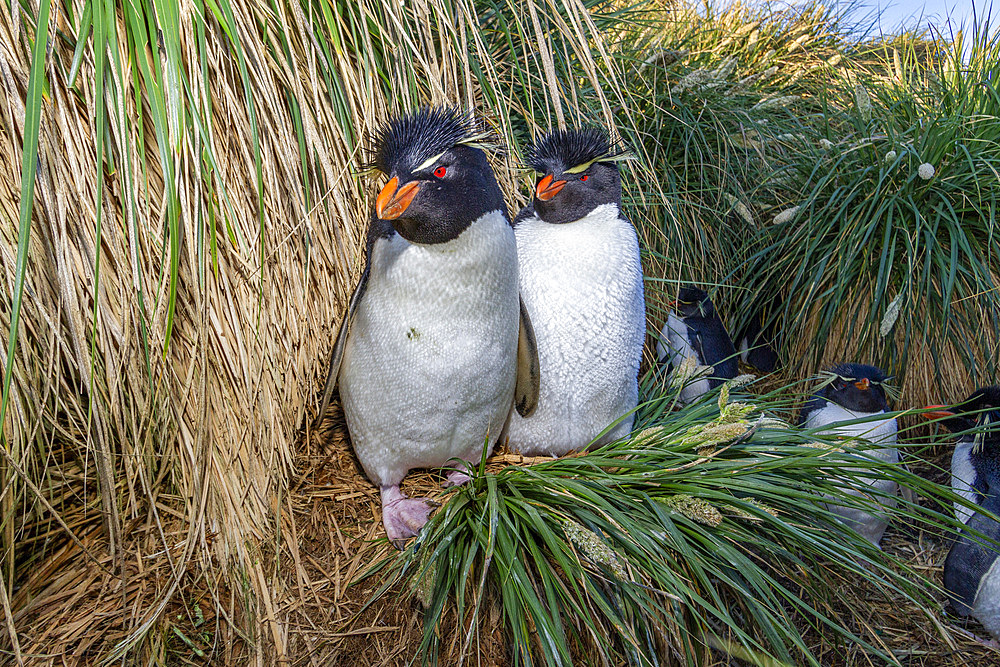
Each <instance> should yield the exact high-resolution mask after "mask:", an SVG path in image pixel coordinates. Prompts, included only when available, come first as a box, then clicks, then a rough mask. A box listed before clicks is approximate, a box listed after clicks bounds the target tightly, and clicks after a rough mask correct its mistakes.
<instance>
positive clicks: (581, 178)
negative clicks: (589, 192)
mask: <svg viewBox="0 0 1000 667" xmlns="http://www.w3.org/2000/svg"><path fill="white" fill-rule="evenodd" d="M588 178H590V176H588V175H587V174H584V175H583V176H581V177H580V180H581V181H585V180H587V179H588Z"/></svg>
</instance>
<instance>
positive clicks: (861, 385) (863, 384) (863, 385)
mask: <svg viewBox="0 0 1000 667" xmlns="http://www.w3.org/2000/svg"><path fill="white" fill-rule="evenodd" d="M854 386H855V387H857V388H858V389H860V390H861V391H868V387H870V386H871V383H870V382H869V381H868V378H861V379H860V380H858V381H857V382H855V383H854Z"/></svg>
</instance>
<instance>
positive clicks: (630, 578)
mask: <svg viewBox="0 0 1000 667" xmlns="http://www.w3.org/2000/svg"><path fill="white" fill-rule="evenodd" d="M713 397H714V396H712V397H709V398H713ZM674 398H675V397H674V396H673V393H672V392H670V391H666V392H661V391H657V392H655V393H654V398H653V400H652V401H650V402H649V403H647V404H645V405H644V406H643V408H642V414H641V423H642V426H641V427H640V430H639V431H638V432H637V434H636V435H634V436H633V437H632V438H631V439H629V440H626V441H620V442H617V443H613V444H611V445H608V446H605V447H602V448H600V449H598V450H596V451H591V452H588V453H586V454H582V455H579V456H569V457H564V458H561V459H558V460H552V461H549V462H544V463H536V464H535V465H532V466H531V467H527V468H523V467H507V468H505V469H503V470H500V471H499V472H496V473H483V472H482V471H480V474H478V475H477V476H476V477H475V478H474V479H473V481H472V482H470V483H469V484H468V485H467V486H465V487H462V488H460V489H458V490H456V491H455V492H454V493H453V494H452V495H451V497H450V499H449V500H448V502H447V504H446V505H445V506H444V508H443V509H442V510H441V511H440V512H439V513H438V514H437V515H435V516H434V517H433V518H432V519H431V522H430V523H429V524H428V527H427V529H426V530H425V531H424V532H423V533H422V534H421V536H420V537H419V538H418V541H417V543H416V544H415V545H413V546H411V547H410V548H409V549H407V551H406V552H405V553H403V554H401V555H400V556H398V557H396V558H395V559H394V560H392V561H386V562H383V563H381V564H380V565H378V566H376V568H375V571H379V570H381V569H383V568H388V571H387V572H383V573H382V574H383V576H385V577H387V579H388V581H389V582H394V581H396V580H398V579H399V578H403V579H404V580H406V581H408V582H409V584H410V586H411V592H412V594H413V595H415V596H416V597H417V598H418V599H420V600H421V601H422V603H423V605H424V610H425V611H424V636H423V644H422V645H421V646H420V651H421V656H422V660H423V662H424V663H425V664H435V663H436V662H438V661H439V660H440V659H441V658H442V654H443V652H444V650H445V648H448V649H449V650H450V651H452V652H450V653H448V654H447V655H448V659H449V660H456V659H458V660H461V659H463V658H467V657H468V656H467V655H466V654H467V653H469V652H474V651H475V650H476V647H477V646H478V645H479V644H480V642H481V641H482V639H481V637H480V633H481V632H482V633H490V632H493V631H494V628H493V626H492V624H491V623H490V622H488V621H487V620H486V617H489V618H495V616H494V615H493V614H491V613H490V612H489V610H490V609H492V608H494V606H498V607H499V609H500V612H499V614H500V617H501V618H502V622H503V626H504V630H505V633H506V635H507V637H509V642H510V644H509V645H510V649H509V655H508V659H509V660H511V661H512V664H520V665H529V664H548V665H555V664H569V663H571V662H576V661H579V662H587V663H595V664H597V663H604V664H633V665H655V664H687V665H697V664H709V663H712V664H715V663H714V662H712V661H713V660H715V659H718V658H719V656H720V655H729V656H730V657H731V658H736V659H738V660H740V661H745V662H747V663H750V664H796V665H801V664H810V665H820V664H827V660H828V659H829V658H828V657H827V658H826V659H823V660H821V657H820V655H819V653H817V652H816V648H817V646H816V642H817V639H818V638H825V641H832V643H833V645H839V649H840V651H842V652H846V651H847V650H848V649H847V647H848V646H850V647H852V648H851V650H860V651H862V652H864V653H866V654H868V655H869V657H870V658H872V659H876V660H879V661H886V662H893V661H894V658H893V657H891V653H890V652H889V650H888V648H887V647H886V646H885V645H882V644H880V643H879V640H878V639H877V638H873V637H871V636H865V637H862V636H861V635H860V634H859V633H858V629H857V625H856V619H854V618H852V617H851V613H850V611H849V610H845V609H844V606H843V605H838V604H837V603H835V602H833V600H834V599H835V598H836V597H838V596H839V595H840V594H839V593H838V592H837V587H838V585H839V583H838V580H839V579H840V578H850V579H853V580H854V582H855V583H854V585H855V586H857V585H859V584H860V582H864V584H865V585H868V586H872V587H873V589H874V590H878V591H880V594H882V595H887V596H891V597H894V598H895V599H896V600H897V602H898V601H900V600H905V601H906V602H907V603H909V604H914V605H915V606H916V608H917V609H920V610H921V613H923V614H927V615H930V614H932V613H933V611H932V608H933V606H934V603H933V601H932V597H931V596H930V595H929V593H930V590H931V585H930V584H929V583H928V582H926V581H925V580H923V578H922V577H920V576H919V575H916V574H915V573H914V572H912V571H911V570H909V568H907V567H905V566H904V565H902V564H901V563H899V562H897V561H896V560H895V559H893V558H891V557H890V556H887V555H885V554H883V553H882V552H881V551H879V550H878V549H877V548H875V547H873V546H872V545H871V544H870V543H869V542H867V541H866V540H865V539H864V538H862V537H861V536H860V535H858V534H856V533H854V532H853V531H851V530H850V529H848V528H846V527H845V526H844V524H842V523H840V522H839V521H838V520H837V518H836V517H835V515H834V514H832V513H831V512H830V511H829V509H828V508H827V506H826V505H824V504H823V500H824V499H826V500H829V498H830V497H833V498H837V499H838V502H844V503H845V504H850V505H854V506H858V505H859V500H858V498H856V497H855V496H851V495H847V494H846V490H847V489H850V488H864V484H865V483H864V481H863V478H864V477H865V476H867V475H871V476H885V477H889V478H892V479H895V480H896V481H898V482H899V483H900V484H901V485H903V486H906V487H908V488H917V489H920V491H921V493H922V494H925V495H926V496H927V497H929V498H931V499H933V503H932V506H933V507H935V508H936V509H930V510H921V509H920V508H919V507H917V506H916V505H911V504H909V503H905V502H902V503H901V505H900V507H899V508H898V509H897V510H895V511H894V513H893V514H894V516H895V517H896V518H897V519H898V518H900V517H916V516H920V517H921V518H922V519H923V520H926V521H929V522H930V523H931V524H935V525H938V526H942V525H951V524H954V520H950V519H946V518H945V517H944V515H943V514H942V513H940V511H939V510H940V508H941V507H942V506H944V507H946V505H942V502H943V501H945V500H946V499H945V498H943V496H948V495H949V494H947V493H942V492H941V491H940V490H939V489H938V487H937V485H935V484H932V483H930V482H926V481H924V480H922V479H921V478H919V477H916V476H914V475H912V474H910V473H909V472H907V471H906V470H905V469H903V468H901V467H900V466H898V465H886V464H884V463H881V462H879V460H878V459H877V458H875V457H871V456H869V455H868V454H867V453H866V451H867V450H866V447H865V446H863V445H861V444H860V443H858V442H853V443H849V444H844V443H835V442H833V441H830V440H824V439H821V438H820V439H817V438H815V437H811V436H809V434H804V433H803V432H801V431H797V430H794V429H792V428H791V427H790V426H788V424H786V423H784V422H782V421H781V420H779V419H776V418H774V417H773V416H770V414H769V413H770V412H771V411H772V409H774V408H782V407H784V406H783V404H782V403H781V401H779V400H778V399H776V397H775V395H771V396H769V397H766V398H764V400H763V402H761V403H758V404H750V403H742V402H730V401H729V400H728V388H725V389H723V390H722V393H721V394H719V395H718V398H719V400H718V405H716V404H715V403H714V402H713V401H710V400H707V401H703V402H701V403H698V404H695V405H693V406H691V407H688V408H686V409H684V410H682V411H680V412H671V411H670V409H669V408H670V406H671V405H672V402H673V400H674ZM877 500H878V499H877V498H869V499H867V500H864V501H860V502H861V503H868V504H867V505H866V506H867V507H870V506H871V505H870V503H871V502H877ZM946 511H947V510H946ZM383 590H384V589H383ZM446 619H448V620H447V623H448V627H452V628H458V629H460V630H452V631H450V632H448V633H447V634H444V633H443V631H442V625H443V624H444V623H445V622H446ZM456 632H457V633H458V636H457V637H456V636H455V634H456ZM455 647H460V648H461V650H460V651H459V652H458V655H457V657H456V653H455V652H454V649H455ZM713 652H715V653H714V657H713Z"/></svg>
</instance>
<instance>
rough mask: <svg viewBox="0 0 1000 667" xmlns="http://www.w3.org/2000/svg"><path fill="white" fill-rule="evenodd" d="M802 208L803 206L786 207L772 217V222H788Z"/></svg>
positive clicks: (776, 223)
mask: <svg viewBox="0 0 1000 667" xmlns="http://www.w3.org/2000/svg"><path fill="white" fill-rule="evenodd" d="M801 208H802V207H801V206H793V207H791V208H786V209H785V210H784V211H782V212H781V213H778V214H777V215H776V216H774V218H772V219H771V222H772V223H773V224H775V225H783V224H785V223H786V222H789V221H791V220H793V219H794V218H795V216H796V215H797V214H798V212H799V210H800V209H801Z"/></svg>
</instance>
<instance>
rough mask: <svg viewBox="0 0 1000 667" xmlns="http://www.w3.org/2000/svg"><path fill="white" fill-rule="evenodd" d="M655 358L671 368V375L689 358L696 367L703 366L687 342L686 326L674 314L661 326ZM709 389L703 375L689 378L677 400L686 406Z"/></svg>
mask: <svg viewBox="0 0 1000 667" xmlns="http://www.w3.org/2000/svg"><path fill="white" fill-rule="evenodd" d="M656 358H657V359H658V360H659V361H660V363H666V364H670V365H671V366H673V370H672V371H671V374H672V375H673V374H676V373H678V372H679V369H680V368H681V365H682V364H683V363H684V361H685V360H687V359H689V358H691V359H694V360H695V363H696V364H698V365H704V364H705V360H704V359H702V358H701V357H700V355H699V354H698V352H697V350H695V349H694V347H692V345H691V342H690V341H689V340H688V328H687V325H686V324H685V323H684V320H682V319H681V318H679V317H678V316H677V314H676V313H668V314H667V322H666V324H664V325H663V329H662V330H661V331H660V340H659V341H657V343H656ZM710 388H711V384H710V383H709V381H708V378H706V377H704V375H699V376H696V377H691V378H688V379H687V380H685V383H684V386H683V387H681V391H680V394H678V396H677V399H678V400H679V401H680V402H681V403H683V404H685V405H687V404H689V403H693V402H694V401H695V400H697V398H698V397H699V396H701V395H702V394H705V393H707V392H708V390H709V389H710Z"/></svg>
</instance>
